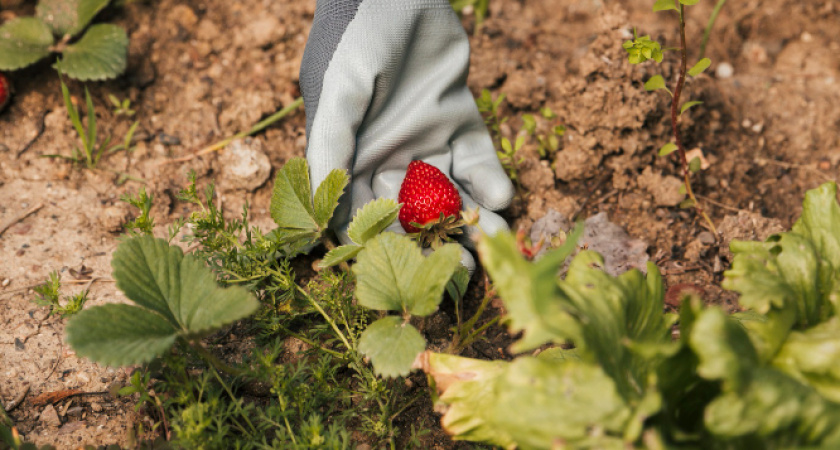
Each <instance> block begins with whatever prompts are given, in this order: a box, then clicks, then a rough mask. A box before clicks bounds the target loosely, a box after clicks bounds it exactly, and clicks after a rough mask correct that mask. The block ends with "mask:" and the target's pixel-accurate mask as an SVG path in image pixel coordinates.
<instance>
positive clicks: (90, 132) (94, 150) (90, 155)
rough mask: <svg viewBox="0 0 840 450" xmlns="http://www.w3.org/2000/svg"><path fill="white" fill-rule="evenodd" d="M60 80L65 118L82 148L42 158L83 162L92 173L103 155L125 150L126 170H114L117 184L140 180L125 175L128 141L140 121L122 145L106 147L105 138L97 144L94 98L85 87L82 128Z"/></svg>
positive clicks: (129, 162) (128, 162)
mask: <svg viewBox="0 0 840 450" xmlns="http://www.w3.org/2000/svg"><path fill="white" fill-rule="evenodd" d="M59 80H60V83H61V95H62V98H63V99H64V106H65V108H66V109H67V115H68V116H69V117H70V122H71V123H72V124H73V128H74V129H75V130H76V133H77V134H78V135H79V139H80V140H81V141H82V146H81V148H80V147H78V146H76V147H73V153H72V155H70V156H66V155H44V157H46V158H59V159H65V160H68V161H71V162H73V163H76V164H82V163H84V165H85V167H87V168H88V169H90V170H94V169H96V168H97V166H98V165H99V160H100V159H101V158H102V155H103V154H105V153H106V152H107V153H109V154H110V153H114V152H116V151H119V150H125V151H126V155H127V157H126V168H125V171H124V172H118V171H113V172H114V173H116V174H117V175H119V179H118V180H117V184H122V183H124V182H125V181H127V180H130V179H131V180H135V181H143V180H140V179H138V178H134V177H132V176H131V175H129V174H128V170H129V166H130V164H131V150H132V146H131V140H132V139H133V138H134V133H135V131H136V130H137V126H138V124H139V122H134V123H133V124H132V125H131V126H130V127H129V129H128V131H127V132H126V134H125V137H124V139H123V142H122V143H120V144H115V145H110V146H109V144H110V143H111V136H108V137H106V138H105V139H104V140H103V141H102V143H100V144H97V142H96V141H97V136H98V133H99V131H98V129H97V123H96V111H95V109H94V106H93V99H91V96H90V92H89V91H88V88H87V87H85V108H86V110H87V126H85V125H84V124H82V119H81V117H80V116H79V110H78V109H77V108H76V105H75V104H74V103H73V98H72V97H71V95H70V90H69V89H68V88H67V85H66V84H64V79H62V78H61V77H60V76H59Z"/></svg>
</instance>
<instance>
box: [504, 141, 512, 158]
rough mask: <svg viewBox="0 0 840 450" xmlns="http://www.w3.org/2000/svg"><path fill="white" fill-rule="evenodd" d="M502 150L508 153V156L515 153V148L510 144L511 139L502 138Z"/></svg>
mask: <svg viewBox="0 0 840 450" xmlns="http://www.w3.org/2000/svg"><path fill="white" fill-rule="evenodd" d="M502 150H504V151H505V153H508V154H511V153H513V147H512V146H511V144H510V139H508V138H502Z"/></svg>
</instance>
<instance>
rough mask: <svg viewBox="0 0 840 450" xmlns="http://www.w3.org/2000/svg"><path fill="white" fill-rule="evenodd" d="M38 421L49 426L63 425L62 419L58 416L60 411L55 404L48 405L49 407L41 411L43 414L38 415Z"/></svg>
mask: <svg viewBox="0 0 840 450" xmlns="http://www.w3.org/2000/svg"><path fill="white" fill-rule="evenodd" d="M38 421H39V422H41V423H43V424H44V425H46V426H49V427H59V426H61V419H59V418H58V411H56V410H55V407H54V406H53V405H47V407H46V408H44V410H43V411H41V415H40V416H38Z"/></svg>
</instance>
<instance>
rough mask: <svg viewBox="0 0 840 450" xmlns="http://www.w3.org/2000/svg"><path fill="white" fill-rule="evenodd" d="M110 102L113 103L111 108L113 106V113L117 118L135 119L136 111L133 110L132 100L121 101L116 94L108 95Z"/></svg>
mask: <svg viewBox="0 0 840 450" xmlns="http://www.w3.org/2000/svg"><path fill="white" fill-rule="evenodd" d="M108 101H109V102H111V106H113V108H114V109H113V112H114V115H115V116H125V117H133V116H134V113H135V112H136V111H134V110H133V109H131V99H125V100H123V101H120V99H118V98H117V96H116V95H114V94H108Z"/></svg>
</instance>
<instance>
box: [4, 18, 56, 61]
mask: <svg viewBox="0 0 840 450" xmlns="http://www.w3.org/2000/svg"><path fill="white" fill-rule="evenodd" d="M52 44H53V35H52V33H51V32H50V28H49V27H48V26H47V25H46V24H45V23H44V22H42V21H40V20H38V19H36V18H34V17H21V18H17V19H12V20H10V21H8V22H6V23H4V24H3V25H0V70H17V69H20V68H23V67H26V66H28V65H30V64H33V63H35V62H36V61H38V60H39V59H41V58H44V57H46V56H49V54H50V46H51V45H52Z"/></svg>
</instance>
